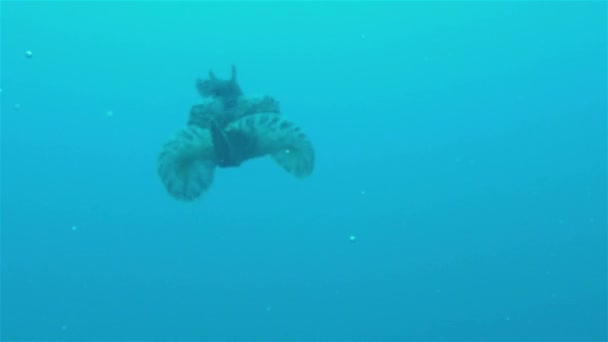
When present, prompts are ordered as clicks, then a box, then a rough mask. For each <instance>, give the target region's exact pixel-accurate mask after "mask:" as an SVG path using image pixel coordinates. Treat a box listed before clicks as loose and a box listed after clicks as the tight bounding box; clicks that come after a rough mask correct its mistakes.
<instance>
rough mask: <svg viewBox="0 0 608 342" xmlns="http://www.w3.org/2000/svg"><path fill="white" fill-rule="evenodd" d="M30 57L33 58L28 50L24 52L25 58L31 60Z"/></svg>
mask: <svg viewBox="0 0 608 342" xmlns="http://www.w3.org/2000/svg"><path fill="white" fill-rule="evenodd" d="M32 56H33V53H32V51H30V50H27V51H25V57H27V58H32ZM43 59H44V58H43Z"/></svg>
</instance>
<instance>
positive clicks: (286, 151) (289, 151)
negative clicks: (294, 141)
mask: <svg viewBox="0 0 608 342" xmlns="http://www.w3.org/2000/svg"><path fill="white" fill-rule="evenodd" d="M283 152H285V154H290V153H291V150H290V149H288V148H286V149H285V151H283Z"/></svg>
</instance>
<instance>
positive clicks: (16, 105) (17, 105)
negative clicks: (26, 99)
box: [13, 103, 21, 110]
mask: <svg viewBox="0 0 608 342" xmlns="http://www.w3.org/2000/svg"><path fill="white" fill-rule="evenodd" d="M13 108H15V110H21V105H20V104H19V103H15V105H14V106H13Z"/></svg>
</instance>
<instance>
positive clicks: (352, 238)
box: [348, 235, 357, 242]
mask: <svg viewBox="0 0 608 342" xmlns="http://www.w3.org/2000/svg"><path fill="white" fill-rule="evenodd" d="M348 240H350V241H351V242H355V241H357V237H356V236H354V235H351V236H349V237H348Z"/></svg>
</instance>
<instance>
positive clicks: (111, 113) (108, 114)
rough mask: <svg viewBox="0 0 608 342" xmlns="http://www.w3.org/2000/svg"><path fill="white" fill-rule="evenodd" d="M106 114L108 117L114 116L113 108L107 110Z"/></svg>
mask: <svg viewBox="0 0 608 342" xmlns="http://www.w3.org/2000/svg"><path fill="white" fill-rule="evenodd" d="M106 116H107V117H112V116H114V112H113V111H111V110H106Z"/></svg>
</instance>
